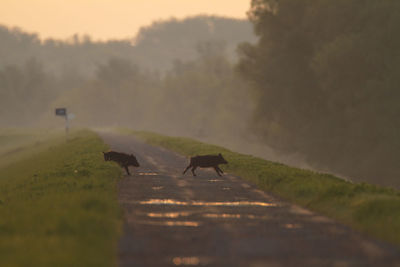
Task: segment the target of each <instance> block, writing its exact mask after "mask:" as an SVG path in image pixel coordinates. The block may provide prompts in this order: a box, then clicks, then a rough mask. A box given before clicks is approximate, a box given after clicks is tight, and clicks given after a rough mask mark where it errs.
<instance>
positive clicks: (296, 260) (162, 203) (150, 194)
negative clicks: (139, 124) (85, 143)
mask: <svg viewBox="0 0 400 267" xmlns="http://www.w3.org/2000/svg"><path fill="white" fill-rule="evenodd" d="M99 135H100V136H101V137H102V138H103V140H104V141H105V142H106V143H107V144H109V145H110V147H111V149H112V150H115V151H120V152H126V153H134V155H136V157H137V159H138V161H139V163H140V164H141V167H139V168H135V170H133V169H132V168H131V173H132V175H131V176H128V175H126V176H124V178H123V179H122V180H121V181H120V182H119V202H120V205H121V206H122V208H123V211H124V228H123V234H122V237H121V239H120V242H119V255H118V257H119V265H120V266H246V267H247V266H249V267H252V266H254V267H256V266H257V267H258V266H338V267H339V266H340V267H341V266H343V267H344V266H400V254H399V250H397V249H395V248H393V247H392V246H390V245H388V244H384V243H382V242H378V241H374V240H371V239H368V238H366V237H364V236H361V235H360V234H358V233H357V232H354V231H352V230H351V229H349V228H348V227H345V226H343V225H341V224H338V223H335V222H334V221H332V220H330V219H328V218H326V217H323V216H319V215H317V214H315V213H312V212H310V211H307V210H305V209H302V208H300V207H298V206H295V205H292V204H289V203H286V202H283V201H281V200H278V199H277V198H274V197H273V196H271V195H269V194H267V193H264V192H262V191H260V190H258V189H257V188H256V187H255V186H254V185H252V184H250V183H248V182H246V181H244V180H242V179H240V178H239V177H236V176H234V175H231V174H225V175H224V176H222V177H219V176H217V174H216V172H215V171H214V170H212V169H211V170H205V169H198V170H196V173H197V175H198V176H197V177H193V176H192V175H191V173H190V172H188V173H186V175H185V176H183V175H182V171H183V170H184V168H185V167H186V166H187V165H188V159H187V158H185V157H183V156H180V155H178V154H176V153H174V152H170V151H167V150H165V149H162V148H158V147H153V146H150V145H147V144H144V143H142V142H140V141H138V140H137V139H136V138H134V137H132V136H125V135H118V134H115V133H108V132H101V133H99ZM223 167H224V166H223V165H221V168H222V169H223Z"/></svg>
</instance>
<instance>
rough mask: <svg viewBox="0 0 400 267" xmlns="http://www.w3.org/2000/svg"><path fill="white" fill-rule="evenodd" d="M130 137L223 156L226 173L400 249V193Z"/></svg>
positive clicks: (171, 141)
mask: <svg viewBox="0 0 400 267" xmlns="http://www.w3.org/2000/svg"><path fill="white" fill-rule="evenodd" d="M124 132H125V133H128V132H129V131H128V130H124ZM129 133H131V134H134V135H135V136H137V137H138V138H140V139H142V140H144V141H145V142H147V143H150V144H153V145H157V146H161V147H164V148H167V149H170V150H173V151H175V152H178V153H180V154H183V155H187V156H193V155H201V154H217V153H222V154H223V156H224V158H225V159H226V160H227V161H228V162H229V164H228V165H226V167H225V166H224V167H223V168H224V169H225V170H226V171H228V172H230V173H234V174H236V175H239V176H241V177H242V178H244V179H246V180H248V181H251V182H253V183H255V184H256V185H257V186H258V187H259V188H261V189H262V190H265V191H268V192H272V193H273V194H275V195H277V196H279V197H282V198H284V199H286V200H289V201H291V202H293V203H296V204H299V205H301V206H303V207H306V208H308V209H310V210H313V211H316V212H318V213H320V214H323V215H326V216H328V217H331V218H333V219H335V220H337V221H339V222H342V223H344V224H347V225H349V226H351V227H352V228H354V229H357V230H359V231H361V232H363V233H366V234H368V235H370V236H372V237H375V238H378V239H381V240H386V241H388V242H390V243H393V244H395V245H397V246H398V247H400V191H398V190H395V189H392V188H384V187H379V186H375V185H371V184H367V183H357V184H356V183H351V182H347V181H344V180H342V179H340V178H337V177H335V176H333V175H330V174H324V173H317V172H314V171H310V170H304V169H298V168H293V167H289V166H286V165H284V164H280V163H275V162H271V161H267V160H263V159H260V158H257V157H253V156H249V155H243V154H239V153H235V152H232V151H230V150H227V149H225V148H223V147H219V146H215V145H209V144H205V143H202V142H198V141H195V140H193V139H189V138H180V137H168V136H163V135H159V134H155V133H150V132H133V131H131V132H129Z"/></svg>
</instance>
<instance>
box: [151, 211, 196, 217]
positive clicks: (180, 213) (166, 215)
mask: <svg viewBox="0 0 400 267" xmlns="http://www.w3.org/2000/svg"><path fill="white" fill-rule="evenodd" d="M189 215H190V213H189V212H167V213H155V212H151V213H147V216H149V217H151V218H178V217H185V216H189Z"/></svg>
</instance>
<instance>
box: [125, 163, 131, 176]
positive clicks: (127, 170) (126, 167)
mask: <svg viewBox="0 0 400 267" xmlns="http://www.w3.org/2000/svg"><path fill="white" fill-rule="evenodd" d="M124 167H125V170H126V173H127V174H128V175H131V173H130V172H129V169H128V166H126V165H125V166H124Z"/></svg>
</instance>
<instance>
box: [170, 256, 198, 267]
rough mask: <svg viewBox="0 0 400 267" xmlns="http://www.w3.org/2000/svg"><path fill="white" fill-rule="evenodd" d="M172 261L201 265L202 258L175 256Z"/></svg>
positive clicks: (179, 263)
mask: <svg viewBox="0 0 400 267" xmlns="http://www.w3.org/2000/svg"><path fill="white" fill-rule="evenodd" d="M172 262H173V263H174V264H175V265H176V266H179V265H199V263H200V259H199V258H198V257H175V258H173V259H172Z"/></svg>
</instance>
